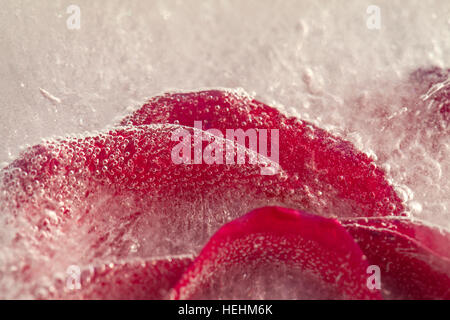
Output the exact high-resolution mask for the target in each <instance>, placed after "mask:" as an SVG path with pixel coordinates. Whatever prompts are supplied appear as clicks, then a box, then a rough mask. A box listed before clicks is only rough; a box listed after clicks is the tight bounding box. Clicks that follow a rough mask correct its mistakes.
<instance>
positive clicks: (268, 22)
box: [0, 0, 450, 296]
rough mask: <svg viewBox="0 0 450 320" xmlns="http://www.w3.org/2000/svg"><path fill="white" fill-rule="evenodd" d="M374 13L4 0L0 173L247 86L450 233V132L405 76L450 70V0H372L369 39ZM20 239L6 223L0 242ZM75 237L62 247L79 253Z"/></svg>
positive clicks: (302, 6)
mask: <svg viewBox="0 0 450 320" xmlns="http://www.w3.org/2000/svg"><path fill="white" fill-rule="evenodd" d="M71 4H75V5H78V6H79V7H80V9H81V28H80V29H79V30H69V29H68V28H67V26H66V20H67V18H68V16H69V14H67V13H66V9H67V7H68V6H69V5H71ZM372 4H374V3H373V1H360V0H354V1H347V2H346V4H345V5H343V3H342V1H325V0H323V1H309V2H307V1H285V0H283V1H269V0H268V1H189V2H186V1H184V2H183V1H165V0H164V1H148V2H144V1H127V2H123V1H115V0H114V1H112V0H111V1H108V2H107V4H106V3H104V2H100V1H98V2H92V1H81V0H76V1H39V2H36V1H24V2H18V1H13V0H11V1H2V10H1V12H0V30H1V31H0V60H1V62H0V74H1V75H2V76H1V77H0V108H1V112H0V134H1V136H2V139H1V142H0V143H1V146H2V147H1V148H0V163H1V167H3V166H5V165H7V164H8V163H10V162H11V161H13V160H14V159H15V158H17V156H18V155H19V153H20V152H21V150H24V149H25V148H26V147H27V146H30V145H34V144H37V143H40V142H41V140H42V139H45V138H48V137H55V136H66V135H67V134H69V133H70V134H82V133H84V132H85V131H93V130H103V129H104V128H105V126H108V125H110V124H114V123H116V122H117V121H116V120H117V119H120V118H121V116H123V115H124V114H127V113H128V112H129V111H130V110H134V109H135V108H137V107H139V106H141V105H142V103H143V102H144V101H145V99H146V97H149V96H152V95H155V94H158V93H161V92H165V91H170V90H180V89H182V90H188V89H198V88H203V87H232V88H234V87H242V88H244V89H245V90H246V91H248V92H251V93H254V94H255V95H256V98H258V99H260V100H262V101H264V102H266V103H268V104H271V105H275V106H277V107H278V108H280V109H282V110H284V111H285V112H286V113H288V114H290V115H296V116H298V117H300V118H302V119H304V120H309V121H311V122H313V123H314V124H316V125H318V126H319V127H321V128H324V129H327V130H329V131H331V132H333V133H335V134H337V135H340V136H342V137H343V138H345V139H347V140H350V141H352V142H353V143H355V145H356V146H357V147H358V148H360V149H361V150H363V151H364V152H366V153H368V154H369V155H371V156H372V157H373V158H374V159H375V160H376V162H377V164H378V165H379V166H381V167H383V168H384V169H385V170H386V172H387V173H388V176H389V177H390V178H391V180H392V183H393V184H394V185H395V186H396V187H397V189H398V192H399V194H400V195H401V196H402V197H403V198H404V200H405V201H406V204H407V205H408V210H409V211H410V213H411V215H412V217H415V218H418V219H422V220H425V221H427V222H429V223H432V224H435V225H438V226H441V227H443V228H447V229H450V218H449V215H448V211H449V208H450V170H449V169H450V142H449V131H448V128H449V127H448V126H447V127H445V125H444V126H443V125H442V123H438V122H437V121H435V119H434V114H433V110H434V109H433V108H429V107H427V106H428V104H427V103H426V102H424V101H423V100H422V99H421V98H420V97H421V95H422V94H424V93H425V92H426V91H427V88H426V87H425V86H423V85H421V84H420V83H416V82H417V81H416V80H414V79H413V78H411V76H410V75H411V73H412V72H414V71H415V70H416V69H417V68H419V67H428V66H433V65H434V66H439V67H442V68H446V67H449V66H450V55H449V50H450V41H448V39H450V3H449V2H448V1H446V0H436V1H423V0H414V1H413V0H411V1H408V2H407V3H406V2H405V1H402V0H397V1H377V2H376V4H377V5H378V6H379V7H380V9H381V29H380V30H369V29H368V28H367V27H366V19H367V17H368V15H367V13H366V10H367V7H368V6H369V5H372ZM415 81H416V82H415ZM419 82H420V81H419ZM0 207H2V208H3V205H1V204H0ZM205 210H206V209H205ZM2 211H7V209H5V208H3V209H2ZM8 214H9V212H2V218H1V219H2V220H7V219H10V217H9V218H8ZM49 217H50V218H51V217H52V213H51V212H49ZM2 223H4V221H3V222H2ZM16 236H17V235H16V234H15V231H12V230H10V229H8V228H5V229H3V230H1V231H0V243H2V244H7V243H10V242H11V241H12V240H13V239H14V237H16ZM59 236H60V237H62V238H64V237H63V236H61V235H59ZM75 239H78V238H75ZM67 241H69V240H67ZM71 241H73V243H70V244H67V247H66V248H72V249H73V252H75V253H77V254H80V255H82V252H83V250H84V249H83V250H79V249H77V243H76V240H71ZM69 242H70V241H69ZM130 245H132V244H131V243H130ZM17 250H18V251H15V252H12V251H8V250H1V252H0V263H3V264H2V265H3V266H5V264H4V262H5V261H13V260H14V259H15V258H17V255H23V256H27V255H26V252H27V250H30V248H19V249H17ZM21 250H22V251H21ZM63 258H64V259H67V257H63ZM42 259H49V258H48V257H43V258H42ZM86 259H87V258H86ZM73 260H74V261H67V260H65V261H64V266H61V268H64V267H65V266H66V264H67V263H71V262H77V261H75V260H77V259H76V255H74V258H73ZM61 261H62V260H61ZM78 262H80V261H78ZM47 263H49V261H47ZM23 265H26V262H25V261H23ZM44 265H45V264H44ZM12 268H20V266H13V267H12ZM55 268H56V267H55ZM6 271H11V270H4V269H3V270H1V269H0V277H1V276H2V274H1V272H6ZM13 271H14V272H15V271H17V270H13ZM51 271H52V270H50V271H49V274H50V272H51ZM12 281H13V279H9V278H4V279H2V287H1V288H11V287H12V286H13V282H12ZM16 289H17V290H18V292H17V294H18V295H19V296H20V294H22V296H26V294H24V292H20V289H21V288H16ZM28 292H29V291H27V293H28ZM9 294H10V295H13V294H16V292H12V291H10V292H9ZM32 294H33V295H34V296H37V295H38V293H35V292H33V293H32ZM0 296H4V292H0Z"/></svg>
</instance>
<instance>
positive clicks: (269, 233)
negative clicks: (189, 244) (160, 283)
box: [172, 207, 380, 299]
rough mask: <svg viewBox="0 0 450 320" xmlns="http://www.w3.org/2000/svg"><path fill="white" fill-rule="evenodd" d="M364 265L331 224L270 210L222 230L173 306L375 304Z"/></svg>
mask: <svg viewBox="0 0 450 320" xmlns="http://www.w3.org/2000/svg"><path fill="white" fill-rule="evenodd" d="M367 267H368V264H367V262H366V260H365V258H364V256H363V254H362V252H361V250H360V249H359V247H358V245H357V244H356V243H355V242H354V241H353V239H352V238H351V236H350V235H349V234H348V233H347V231H345V229H344V228H343V227H342V226H341V225H340V224H339V223H338V222H337V221H336V220H332V219H327V218H323V217H319V216H314V215H310V214H307V213H304V212H301V211H295V210H291V209H284V208H278V207H266V208H262V209H257V210H254V211H252V212H250V213H248V214H247V215H245V216H243V217H241V218H239V219H237V220H234V221H232V222H230V223H228V224H227V225H225V226H223V227H222V228H221V229H220V230H219V231H218V232H217V233H216V234H215V235H214V236H213V237H212V238H211V239H210V241H209V243H208V244H207V245H206V246H205V247H204V249H203V250H202V252H201V253H200V255H199V256H198V257H197V258H196V259H195V261H194V262H193V263H192V264H191V265H190V266H189V268H188V269H187V271H186V272H185V274H184V275H183V276H182V277H181V279H180V281H179V282H178V284H177V285H176V286H175V288H174V292H173V294H172V298H175V299H204V298H214V299H217V298H222V299H223V298H225V299H230V298H231V299H236V298H238V299H243V298H244V299H248V298H251V299H254V298H272V299H273V298H275V299H277V298H295V299H328V298H344V299H378V298H380V294H379V292H378V291H376V290H375V291H371V290H369V289H368V288H367V285H366V281H367V274H366V269H367Z"/></svg>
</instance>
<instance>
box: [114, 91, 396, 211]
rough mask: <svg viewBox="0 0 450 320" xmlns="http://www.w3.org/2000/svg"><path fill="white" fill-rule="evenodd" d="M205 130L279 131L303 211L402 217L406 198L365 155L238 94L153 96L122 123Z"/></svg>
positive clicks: (284, 158)
mask: <svg viewBox="0 0 450 320" xmlns="http://www.w3.org/2000/svg"><path fill="white" fill-rule="evenodd" d="M194 121H203V129H205V130H206V129H209V128H215V129H219V130H221V131H225V129H227V128H228V129H238V128H241V129H243V130H247V129H249V128H265V129H279V130H280V139H279V140H280V147H279V155H280V165H281V167H282V168H283V169H284V170H285V171H286V172H287V173H288V174H289V178H290V179H292V180H293V183H294V184H295V185H296V191H295V192H296V193H301V194H302V195H305V197H306V198H308V197H309V198H310V201H309V203H307V204H306V206H304V207H302V209H305V210H308V211H311V212H315V213H317V214H325V215H335V216H384V215H399V214H401V213H402V211H403V209H404V208H403V205H402V202H401V200H400V199H399V198H398V196H397V195H396V193H395V191H394V190H393V188H392V187H391V186H390V185H389V184H388V182H387V181H386V179H385V176H384V172H383V171H382V170H381V169H379V168H378V167H377V166H376V165H375V163H374V162H373V161H372V160H371V159H370V158H369V157H368V156H366V155H365V154H364V153H362V152H359V151H357V150H356V149H355V148H354V146H353V145H352V144H351V143H349V142H346V141H344V140H342V139H340V138H338V137H335V136H332V135H331V134H329V133H328V132H326V131H325V130H322V129H319V128H317V127H315V126H314V125H312V124H310V123H308V122H305V121H300V120H297V119H295V118H288V117H286V116H284V115H283V114H281V113H280V112H279V111H277V110H276V109H274V108H271V107H269V106H267V105H265V104H263V103H261V102H258V101H256V100H254V99H252V98H251V97H248V96H246V95H244V94H242V93H239V92H236V91H219V90H209V91H202V92H191V93H175V94H165V95H162V96H158V97H154V98H151V99H150V100H149V101H148V102H147V103H146V104H145V105H144V106H143V107H142V108H140V109H139V110H137V111H136V112H134V113H133V114H132V115H131V116H128V117H127V118H125V119H124V120H123V121H122V124H132V125H142V124H150V123H180V124H182V125H186V126H193V125H194Z"/></svg>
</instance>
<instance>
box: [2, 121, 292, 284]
mask: <svg viewBox="0 0 450 320" xmlns="http://www.w3.org/2000/svg"><path fill="white" fill-rule="evenodd" d="M179 128H181V127H180V126H177V125H152V126H141V127H137V128H121V129H117V130H112V131H110V132H108V133H105V134H99V135H98V136H93V137H84V138H80V139H76V138H74V139H66V140H64V141H56V142H48V143H44V144H42V145H39V146H35V147H33V148H31V149H29V150H28V151H26V152H25V153H23V154H22V155H21V157H20V158H19V159H17V160H16V161H14V162H13V163H12V164H10V165H9V166H8V167H6V168H5V169H4V170H2V179H1V183H2V193H1V196H2V203H3V204H5V205H7V206H9V209H10V210H9V211H11V212H13V216H12V217H11V218H10V219H8V224H9V225H8V226H5V227H7V228H10V229H11V230H14V231H12V232H15V233H16V236H15V237H14V238H13V239H11V243H10V244H8V247H10V248H11V250H18V251H19V252H22V254H23V252H24V251H23V250H26V252H27V253H26V254H27V257H28V258H29V259H27V260H26V261H25V259H24V260H21V262H20V263H21V267H20V268H19V269H20V270H22V269H23V270H24V272H17V274H16V276H15V279H17V281H18V282H25V281H29V280H30V281H31V279H35V278H36V277H38V276H40V275H42V276H45V277H49V278H51V277H52V276H53V275H54V274H56V273H57V272H61V271H62V270H65V269H66V268H67V266H68V265H71V264H78V265H87V264H101V263H109V262H113V263H114V262H118V261H119V262H120V261H123V260H126V259H134V258H137V257H143V258H150V257H155V256H166V255H177V254H187V253H195V252H198V251H199V250H200V249H201V248H202V246H203V245H204V244H205V243H206V242H207V240H208V238H209V237H210V236H211V235H212V234H213V233H214V232H215V231H216V230H217V229H218V228H219V227H220V226H221V225H223V224H224V223H226V222H228V221H230V220H232V219H234V218H236V217H238V216H241V215H242V214H244V213H245V212H247V211H249V210H251V209H254V208H256V207H260V206H264V205H267V204H278V203H285V204H286V203H293V204H294V205H296V206H300V205H301V203H297V204H296V202H295V201H296V199H295V198H293V200H292V201H291V200H289V197H290V195H289V192H286V191H285V189H283V186H286V184H285V179H284V176H285V175H284V173H283V172H282V171H279V172H278V173H277V174H274V175H261V168H262V167H264V165H261V164H243V165H226V164H206V163H204V164H199V165H194V164H193V165H177V164H174V163H173V162H172V159H171V150H172V149H173V147H174V145H175V144H177V143H178V142H175V141H172V140H171V133H172V132H173V131H175V130H177V129H179ZM185 129H186V130H187V131H188V132H191V133H193V132H194V131H195V130H194V129H192V128H185ZM219 140H220V139H218V140H217V141H219ZM223 141H224V142H225V140H223ZM237 149H241V150H243V151H244V153H245V154H246V155H247V156H248V157H250V156H252V154H253V155H254V153H252V152H251V151H250V150H248V149H245V148H243V147H242V146H239V145H235V147H234V151H235V152H236V151H237ZM31 252H32V253H31ZM10 263H11V265H16V264H17V261H10ZM22 264H23V266H22Z"/></svg>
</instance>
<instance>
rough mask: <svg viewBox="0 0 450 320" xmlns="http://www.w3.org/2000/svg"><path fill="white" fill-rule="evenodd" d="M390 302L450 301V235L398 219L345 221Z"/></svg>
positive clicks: (344, 223)
mask: <svg viewBox="0 0 450 320" xmlns="http://www.w3.org/2000/svg"><path fill="white" fill-rule="evenodd" d="M341 222H342V224H343V226H345V227H346V228H347V230H348V231H349V233H350V234H351V235H352V236H353V237H354V239H355V240H356V241H357V242H358V244H359V246H360V247H361V249H362V250H363V252H364V254H365V255H366V256H367V258H368V261H369V263H370V264H375V265H378V266H379V267H380V271H381V282H382V288H381V289H382V292H383V294H384V296H385V298H389V299H450V234H449V233H448V232H445V231H440V230H438V229H437V228H433V227H429V226H426V225H424V224H421V223H419V222H414V221H410V220H406V219H398V218H370V219H353V218H351V219H342V221H341Z"/></svg>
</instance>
